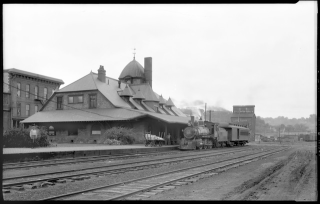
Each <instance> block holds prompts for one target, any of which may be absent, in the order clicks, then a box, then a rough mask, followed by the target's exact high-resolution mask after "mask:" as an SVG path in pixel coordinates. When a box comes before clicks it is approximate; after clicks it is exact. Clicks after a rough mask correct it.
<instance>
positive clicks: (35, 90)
mask: <svg viewBox="0 0 320 204" xmlns="http://www.w3.org/2000/svg"><path fill="white" fill-rule="evenodd" d="M38 91H39V88H38V86H35V87H34V98H35V99H38Z"/></svg>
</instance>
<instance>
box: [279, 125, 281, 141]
mask: <svg viewBox="0 0 320 204" xmlns="http://www.w3.org/2000/svg"><path fill="white" fill-rule="evenodd" d="M279 142H280V144H281V138H280V127H279Z"/></svg>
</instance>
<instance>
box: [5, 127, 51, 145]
mask: <svg viewBox="0 0 320 204" xmlns="http://www.w3.org/2000/svg"><path fill="white" fill-rule="evenodd" d="M30 129H31V127H30V128H28V129H23V128H12V129H9V130H7V131H5V132H4V134H3V146H4V147H33V146H34V147H46V146H49V145H50V144H51V143H50V141H49V139H48V134H47V130H46V127H40V128H39V131H40V137H38V138H37V139H35V140H34V144H33V141H32V139H31V138H30Z"/></svg>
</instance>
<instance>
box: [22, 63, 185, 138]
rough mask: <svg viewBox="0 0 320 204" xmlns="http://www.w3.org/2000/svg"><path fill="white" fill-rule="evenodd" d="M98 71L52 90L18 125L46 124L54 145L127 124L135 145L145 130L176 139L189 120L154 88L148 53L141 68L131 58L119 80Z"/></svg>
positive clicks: (102, 133)
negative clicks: (57, 89) (34, 110)
mask: <svg viewBox="0 0 320 204" xmlns="http://www.w3.org/2000/svg"><path fill="white" fill-rule="evenodd" d="M109 69H111V68H109ZM97 71H98V73H93V72H89V73H88V74H87V75H85V76H83V77H82V78H80V79H78V80H76V81H75V82H73V83H71V84H69V85H67V86H65V87H64V88H62V89H60V90H59V91H56V92H55V93H54V95H53V96H51V97H50V99H49V100H48V101H47V102H46V103H45V105H44V106H43V108H42V109H41V110H40V112H38V113H37V114H35V115H32V116H31V117H29V118H27V119H26V120H24V121H22V123H24V124H25V126H28V125H32V124H37V125H40V126H45V127H47V128H48V130H49V135H50V140H52V141H56V142H58V143H63V142H74V143H95V142H100V141H101V140H103V138H104V133H105V132H106V131H107V130H108V129H110V128H112V127H127V128H131V129H132V133H133V136H134V137H135V140H136V142H137V143H142V142H144V141H145V134H144V133H145V132H150V133H151V134H153V135H160V136H164V135H167V134H169V133H170V134H171V140H172V141H173V142H174V143H178V142H179V139H180V136H181V135H182V131H181V130H182V129H183V128H185V127H186V126H187V124H188V121H189V120H190V118H188V117H186V116H185V115H184V114H183V113H182V112H181V111H180V110H179V109H178V108H177V107H175V105H174V104H173V102H172V100H171V99H170V98H168V99H167V100H166V99H164V98H163V97H162V95H159V94H157V93H156V92H154V91H153V89H152V58H151V57H146V58H145V59H144V67H143V66H142V65H141V64H140V63H139V62H138V61H136V60H135V58H134V59H133V60H132V61H131V62H129V63H128V64H127V65H126V66H125V67H124V68H123V70H122V72H121V74H120V75H119V78H118V80H117V79H113V78H111V77H108V76H106V72H107V70H105V69H104V67H103V66H101V65H100V67H99V69H98V70H97Z"/></svg>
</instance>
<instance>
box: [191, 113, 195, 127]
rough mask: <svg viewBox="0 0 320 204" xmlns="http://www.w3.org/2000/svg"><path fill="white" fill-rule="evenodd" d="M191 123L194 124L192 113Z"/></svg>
mask: <svg viewBox="0 0 320 204" xmlns="http://www.w3.org/2000/svg"><path fill="white" fill-rule="evenodd" d="M191 125H192V126H193V125H194V116H193V115H192V116H191Z"/></svg>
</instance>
